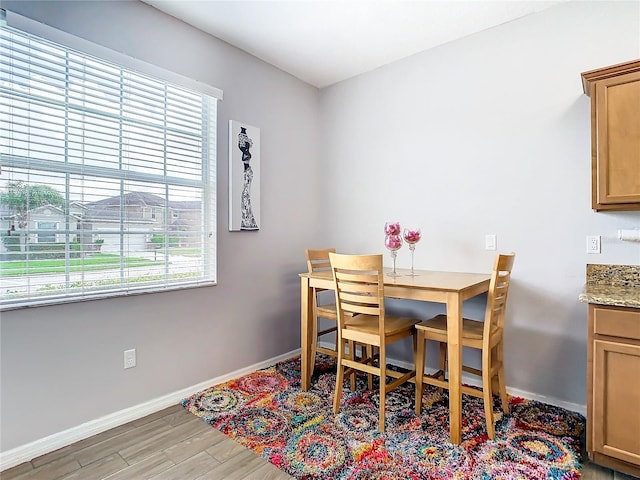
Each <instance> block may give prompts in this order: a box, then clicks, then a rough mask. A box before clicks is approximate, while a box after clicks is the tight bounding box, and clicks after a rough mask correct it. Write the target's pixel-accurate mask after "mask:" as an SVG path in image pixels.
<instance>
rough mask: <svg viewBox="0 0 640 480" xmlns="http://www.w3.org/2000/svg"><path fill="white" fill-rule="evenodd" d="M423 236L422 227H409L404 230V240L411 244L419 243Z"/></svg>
mask: <svg viewBox="0 0 640 480" xmlns="http://www.w3.org/2000/svg"><path fill="white" fill-rule="evenodd" d="M421 237H422V234H421V232H420V229H418V230H410V229H408V228H405V230H404V241H405V242H407V243H409V244H411V243H418V242H419V241H420V238H421Z"/></svg>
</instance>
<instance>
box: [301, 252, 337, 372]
mask: <svg viewBox="0 0 640 480" xmlns="http://www.w3.org/2000/svg"><path fill="white" fill-rule="evenodd" d="M335 251H336V249H335V248H324V249H319V250H312V249H307V250H305V255H306V257H307V270H308V272H309V273H313V272H321V271H327V272H330V271H331V264H330V263H329V252H335ZM323 291H325V289H322V288H314V289H313V298H312V302H313V305H312V309H313V337H312V344H311V365H312V368H313V365H314V364H315V361H316V353H317V352H320V353H324V354H325V355H329V356H332V357H337V356H338V348H337V347H336V346H335V345H336V344H337V334H336V341H335V342H334V347H333V348H326V347H321V346H319V345H318V337H322V336H324V335H328V334H329V333H333V332H336V331H337V330H338V324H337V322H338V312H337V310H336V304H335V303H334V301H333V300H334V299H333V298H331V299H330V301H329V302H322V301H321V299H320V295H319V294H320V293H321V292H323ZM318 318H325V319H329V320H332V321H333V322H334V324H333V325H331V326H330V327H329V328H325V329H323V330H318Z"/></svg>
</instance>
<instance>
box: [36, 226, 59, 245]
mask: <svg viewBox="0 0 640 480" xmlns="http://www.w3.org/2000/svg"><path fill="white" fill-rule="evenodd" d="M56 229H57V225H56V224H55V222H38V230H39V231H38V243H55V242H56ZM43 230H44V231H43ZM47 230H48V231H47Z"/></svg>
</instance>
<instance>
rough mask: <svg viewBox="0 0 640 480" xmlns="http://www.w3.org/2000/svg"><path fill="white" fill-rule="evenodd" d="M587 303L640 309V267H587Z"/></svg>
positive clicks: (585, 290) (582, 295)
mask: <svg viewBox="0 0 640 480" xmlns="http://www.w3.org/2000/svg"><path fill="white" fill-rule="evenodd" d="M579 300H580V301H581V302H585V303H597V304H600V305H613V306H617V307H632V308H640V266H635V265H587V282H586V284H585V288H584V291H583V292H582V293H581V294H580V297H579Z"/></svg>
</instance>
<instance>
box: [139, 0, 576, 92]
mask: <svg viewBox="0 0 640 480" xmlns="http://www.w3.org/2000/svg"><path fill="white" fill-rule="evenodd" d="M142 1H144V2H145V3H147V4H149V5H151V6H153V7H155V8H157V9H158V10H161V11H163V12H165V13H167V14H169V15H171V16H173V17H175V18H178V19H180V20H182V21H184V22H186V23H188V24H190V25H192V26H194V27H196V28H198V29H200V30H203V31H205V32H208V33H210V34H211V35H213V36H215V37H218V38H220V39H222V40H224V41H226V42H228V43H230V44H231V45H234V46H236V47H238V48H240V49H242V50H244V51H246V52H248V53H250V54H252V55H254V56H256V57H258V58H260V59H262V60H264V61H265V62H268V63H270V64H272V65H275V66H276V67H278V68H280V69H281V70H284V71H285V72H288V73H290V74H291V75H294V76H295V77H297V78H299V79H300V80H303V81H305V82H307V83H309V84H311V85H314V86H316V87H318V88H322V87H326V86H328V85H331V84H333V83H336V82H339V81H341V80H345V79H347V78H350V77H353V76H355V75H358V74H361V73H364V72H368V71H371V70H374V69H375V68H378V67H380V66H383V65H386V64H388V63H391V62H394V61H396V60H399V59H401V58H404V57H407V56H410V55H413V54H415V53H418V52H421V51H423V50H427V49H429V48H433V47H435V46H437V45H441V44H443V43H447V42H450V41H452V40H456V39H458V38H462V37H465V36H467V35H471V34H473V33H476V32H479V31H482V30H486V29H488V28H492V27H494V26H496V25H500V24H502V23H506V22H509V21H511V20H515V19H517V18H520V17H523V16H525V15H530V14H532V13H536V12H539V11H542V10H545V9H547V8H550V7H553V6H554V5H556V4H558V3H561V2H563V1H568V0H549V1H545V0H528V1H524V0H522V1H521V0H511V1H509V0H504V1H488V0H473V1H462V0H443V1H436V0H417V1H411V0H142Z"/></svg>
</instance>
